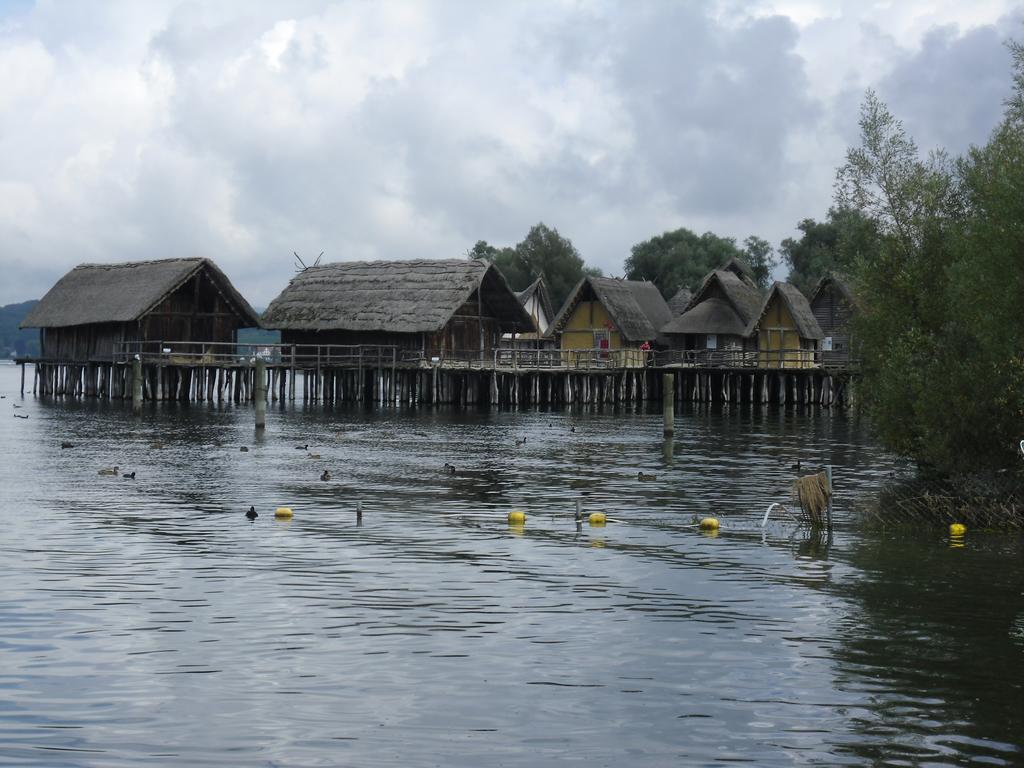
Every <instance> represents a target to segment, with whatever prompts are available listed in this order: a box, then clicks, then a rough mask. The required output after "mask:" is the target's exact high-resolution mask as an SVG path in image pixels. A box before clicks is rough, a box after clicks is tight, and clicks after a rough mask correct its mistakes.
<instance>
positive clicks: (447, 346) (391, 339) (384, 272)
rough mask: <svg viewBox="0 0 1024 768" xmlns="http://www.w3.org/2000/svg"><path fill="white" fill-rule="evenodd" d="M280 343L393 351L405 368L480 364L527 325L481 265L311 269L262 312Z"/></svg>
mask: <svg viewBox="0 0 1024 768" xmlns="http://www.w3.org/2000/svg"><path fill="white" fill-rule="evenodd" d="M262 321H263V327H264V328H268V329H271V330H280V331H281V341H282V343H283V344H311V345H318V346H330V345H333V346H349V345H376V346H394V347H398V348H399V349H400V350H402V352H403V356H402V359H403V360H405V361H406V362H409V361H412V360H415V359H420V360H426V361H429V360H431V359H432V358H434V357H437V358H439V360H451V359H463V360H484V359H486V358H488V357H489V356H490V355H491V354H492V352H493V350H494V349H495V348H497V347H498V346H499V343H500V340H501V336H502V334H503V333H506V332H508V333H512V332H516V333H522V332H528V331H531V330H532V329H533V322H532V320H531V319H530V316H529V315H528V314H527V312H526V310H525V309H523V306H522V304H520V303H519V299H518V298H517V297H516V295H515V293H514V292H513V291H512V289H510V288H509V287H508V283H507V282H505V278H504V276H502V274H501V272H499V271H498V269H497V267H495V266H494V265H493V264H491V263H490V262H488V261H485V260H482V259H437V260H414V261H351V262H338V263H334V264H324V265H320V266H315V267H309V268H307V269H304V270H303V271H302V272H300V273H299V274H297V275H296V276H295V277H294V278H292V280H291V282H290V283H289V284H288V287H287V288H285V289H284V290H283V291H282V292H281V294H280V295H279V296H278V297H277V298H276V299H274V300H273V301H272V302H271V303H270V306H269V307H267V311H266V312H264V313H263V318H262Z"/></svg>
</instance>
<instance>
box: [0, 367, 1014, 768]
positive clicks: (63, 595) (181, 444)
mask: <svg viewBox="0 0 1024 768" xmlns="http://www.w3.org/2000/svg"><path fill="white" fill-rule="evenodd" d="M16 385H17V374H16V369H6V370H5V369H3V368H0V394H5V395H7V399H5V400H0V409H4V408H6V409H9V410H12V409H11V406H12V405H13V404H14V403H15V402H17V403H18V404H22V403H23V404H24V408H23V409H20V410H19V413H23V414H25V415H28V416H29V417H30V418H29V419H13V418H11V416H10V414H9V413H7V414H5V413H4V412H3V411H2V410H0V417H3V418H0V446H2V447H3V450H4V456H5V461H4V462H3V464H2V466H0V524H2V526H3V528H2V530H3V534H2V536H0V556H2V558H3V561H4V563H5V564H6V568H5V575H4V581H3V588H2V590H0V621H2V626H3V628H4V632H3V635H2V636H0V689H2V692H3V693H2V695H0V764H9V765H47V766H50V765H73V766H109V765H138V764H142V763H145V764H157V763H163V764H168V765H215V764H216V765H231V766H237V765H268V764H280V765H339V764H343V765H344V764H351V765H410V764H423V763H431V764H433V763H437V764H444V765H465V766H479V765H494V764H515V765H546V764H553V763H560V762H563V761H565V760H577V761H581V762H587V763H597V764H602V765H627V764H628V765H633V764H648V765H669V764H672V765H676V764H695V763H696V764H710V763H712V762H714V763H729V762H747V763H753V764H756V765H789V764H792V763H807V764H818V765H839V764H855V765H874V764H885V763H892V764H894V765H908V764H910V765H913V764H960V763H963V762H967V761H969V760H972V759H977V760H983V761H986V762H989V763H994V764H1006V765H1010V764H1018V763H1020V762H1021V761H1022V760H1024V757H1022V754H1021V751H1020V748H1021V737H1020V734H1021V733H1022V732H1024V722H1022V715H1021V711H1022V710H1021V707H1020V706H1019V705H1020V702H1021V701H1024V697H1022V695H1021V685H1022V681H1024V674H1022V672H1024V669H1022V658H1024V643H1022V641H1021V639H1020V638H1021V626H1022V623H1021V622H1022V621H1024V620H1022V618H1021V617H1022V616H1024V601H1022V597H1021V594H1022V589H1024V576H1022V574H1024V568H1022V565H1021V562H1022V561H1021V554H1022V546H1021V541H1020V539H1019V538H1005V537H996V536H985V535H984V534H973V533H972V534H969V536H968V537H967V541H966V546H965V547H964V548H962V549H950V548H949V546H948V537H946V538H944V536H943V534H942V532H939V531H937V532H935V533H932V532H922V533H921V534H920V535H916V536H908V535H907V534H904V535H902V536H901V537H900V538H884V537H883V538H866V537H864V536H863V535H861V534H860V533H859V532H858V531H857V530H856V529H855V528H853V527H852V526H850V525H849V522H848V520H846V516H847V515H848V513H849V509H850V505H851V503H852V500H853V499H854V498H855V497H856V495H857V494H858V493H861V492H863V491H864V490H866V489H870V488H872V487H874V486H876V485H877V484H878V483H879V482H881V481H882V480H883V479H884V478H885V477H886V476H887V475H888V473H889V472H890V471H891V469H892V463H891V462H890V461H889V460H888V459H887V458H886V457H885V456H884V455H882V454H881V453H880V452H879V451H878V450H877V448H876V447H875V446H874V445H873V444H872V442H871V440H870V438H869V436H868V434H867V431H866V429H865V428H864V427H863V426H862V425H860V424H858V423H856V422H854V421H851V420H849V419H847V418H845V417H843V416H841V415H829V414H826V413H819V412H809V411H801V410H792V409H790V410H785V409H764V410H762V409H757V410H753V409H750V408H732V409H724V410H723V409H721V408H718V409H714V410H710V411H708V410H704V409H697V410H694V409H686V408H684V409H681V411H680V413H678V414H677V418H676V434H675V437H674V440H673V441H672V442H671V444H670V445H669V446H666V445H665V442H664V441H663V440H662V435H661V427H662V425H661V418H660V415H658V414H657V413H644V412H642V411H640V412H638V411H635V410H615V409H604V410H594V411H579V410H565V411H553V412H549V411H539V410H531V411H522V412H509V411H502V412H498V411H475V410H470V411H457V410H455V411H453V410H448V409H431V410H420V411H395V410H372V411H362V410H349V409H334V410H332V409H324V408H322V407H320V406H315V407H308V408H306V407H303V406H302V405H301V404H300V405H298V406H295V407H280V406H278V407H272V408H270V413H269V414H268V429H267V431H266V434H265V435H263V436H260V437H257V436H255V435H254V432H253V429H252V413H251V411H250V410H249V409H248V408H246V407H237V408H236V407H234V406H223V407H218V406H208V405H174V404H169V405H167V406H155V407H153V408H150V409H148V410H147V411H146V413H145V415H144V417H143V418H141V419H137V420H136V419H132V418H131V417H130V415H129V414H128V413H127V412H126V410H125V409H124V408H123V406H121V405H120V404H114V405H111V404H108V403H95V402H68V403H52V402H40V401H35V400H33V399H31V398H29V399H26V400H24V401H22V400H20V398H17V395H16ZM524 437H525V438H526V442H525V443H524V442H521V441H522V439H523V438H524ZM64 441H67V442H71V443H73V444H74V446H75V447H74V448H71V449H61V447H60V445H61V443H62V442H64ZM243 446H244V447H246V448H248V449H249V450H248V451H246V452H242V451H241V450H240V448H242V447H243ZM299 448H302V449H301V450H299ZM314 457H318V458H314ZM797 458H800V459H802V460H803V462H804V463H805V464H810V465H811V466H812V467H813V466H815V465H818V464H823V463H832V464H833V465H835V466H836V468H837V469H836V473H837V486H836V488H837V497H836V502H837V516H838V518H839V520H840V524H839V526H838V528H837V530H836V532H835V535H834V537H833V539H832V541H831V542H830V541H829V540H828V538H827V537H818V536H810V535H809V534H807V533H805V532H799V533H795V532H794V529H793V525H792V524H791V523H789V522H787V521H786V520H785V519H782V518H780V519H776V518H775V517H773V518H772V521H771V522H769V524H768V527H767V529H765V530H762V529H761V528H760V525H759V523H760V520H761V517H762V516H763V514H764V510H765V508H766V507H767V505H768V503H769V502H771V501H780V500H781V501H785V499H786V495H787V489H788V483H789V482H790V480H791V479H792V474H791V472H790V471H789V466H790V465H791V464H792V463H793V461H795V460H796V459H797ZM445 462H448V463H450V464H452V465H454V466H455V472H454V474H452V473H449V472H447V471H445V469H444V464H445ZM114 465H117V466H118V467H119V474H118V476H116V477H103V476H99V475H98V474H97V472H98V470H99V469H101V468H103V467H108V466H114ZM324 469H329V470H330V473H331V476H332V479H331V480H330V481H321V480H320V479H319V478H320V476H321V473H322V472H323V470H324ZM132 471H134V472H135V473H136V477H135V480H127V479H124V478H122V477H120V474H122V473H124V472H132ZM640 471H643V472H645V473H648V474H653V475H656V477H657V479H656V480H654V481H650V482H640V481H638V480H637V473H638V472H640ZM577 499H582V506H583V509H584V510H585V511H586V512H588V513H589V512H590V511H595V510H600V511H604V512H607V514H608V516H609V517H611V518H613V521H612V522H609V523H608V524H607V525H606V526H604V527H596V526H590V525H588V524H586V523H584V524H583V525H582V526H581V527H580V529H579V530H577V527H576V524H575V521H574V512H575V505H576V500H577ZM357 503H361V504H362V507H363V520H362V525H357V521H356V505H357ZM250 504H251V505H254V506H255V507H256V509H257V511H258V512H259V517H258V518H257V519H256V520H254V521H252V522H250V521H248V520H247V519H246V518H245V511H246V510H247V509H248V508H249V506H250ZM279 505H287V506H290V507H292V508H293V509H294V512H295V516H294V518H293V519H292V520H290V521H281V520H276V519H275V518H274V509H275V507H277V506H279ZM513 508H515V509H522V510H524V511H526V513H527V520H526V523H525V524H524V525H522V526H515V525H509V523H508V522H507V513H508V511H509V510H510V509H513ZM710 514H713V515H714V516H715V517H717V518H719V520H721V522H722V529H721V531H719V532H718V535H717V536H713V535H708V532H702V531H700V530H699V529H697V528H696V527H694V525H693V519H694V517H695V516H696V517H698V518H699V517H703V516H707V515H710Z"/></svg>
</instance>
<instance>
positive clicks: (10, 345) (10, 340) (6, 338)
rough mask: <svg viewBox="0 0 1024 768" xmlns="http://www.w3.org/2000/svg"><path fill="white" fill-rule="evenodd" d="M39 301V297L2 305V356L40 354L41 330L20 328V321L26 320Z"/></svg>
mask: <svg viewBox="0 0 1024 768" xmlns="http://www.w3.org/2000/svg"><path fill="white" fill-rule="evenodd" d="M38 303H39V300H38V299H33V300H32V301H23V302H21V303H20V304H8V305H7V306H5V307H0V358H6V357H13V356H18V357H21V356H22V355H36V356H38V355H39V330H38V329H37V328H27V329H25V330H23V331H21V330H18V323H20V322H21V321H22V320H24V319H25V315H27V314H28V313H29V310H30V309H32V307H34V306H35V305H36V304H38Z"/></svg>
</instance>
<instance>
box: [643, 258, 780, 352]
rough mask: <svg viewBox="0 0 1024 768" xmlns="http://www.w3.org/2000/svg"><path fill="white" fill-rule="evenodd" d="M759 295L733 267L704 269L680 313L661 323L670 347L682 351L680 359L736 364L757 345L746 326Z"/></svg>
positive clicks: (756, 306) (757, 307)
mask: <svg viewBox="0 0 1024 768" xmlns="http://www.w3.org/2000/svg"><path fill="white" fill-rule="evenodd" d="M760 306H761V297H760V295H759V294H758V292H757V290H756V289H755V288H754V287H753V285H752V284H751V283H750V282H749V281H748V280H745V279H744V278H743V277H741V276H740V274H738V273H737V271H736V270H735V269H716V270H714V271H712V272H710V273H708V275H707V277H705V278H704V281H703V282H702V283H701V286H700V288H698V289H697V292H696V293H695V294H694V295H693V298H692V299H690V303H689V306H688V307H687V309H686V311H684V312H683V313H682V314H681V315H679V316H678V317H676V318H674V319H672V320H671V322H669V323H667V324H666V325H664V326H662V328H661V333H662V334H663V335H664V336H665V337H666V338H667V339H668V340H669V345H670V346H671V347H672V349H676V350H680V351H682V352H684V353H685V354H684V356H683V361H684V362H690V363H701V364H705V363H709V364H710V363H716V364H721V365H740V364H743V363H744V361H745V358H744V355H745V354H746V353H748V352H753V351H754V350H756V349H757V342H756V340H755V339H751V338H750V335H749V334H748V333H747V326H748V325H749V324H750V321H751V320H752V319H754V317H755V316H756V315H757V312H758V309H759V308H760Z"/></svg>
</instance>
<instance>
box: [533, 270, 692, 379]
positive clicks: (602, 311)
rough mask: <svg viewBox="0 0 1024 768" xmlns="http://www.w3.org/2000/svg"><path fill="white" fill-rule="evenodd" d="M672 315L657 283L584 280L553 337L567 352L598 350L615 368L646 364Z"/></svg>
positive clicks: (553, 327) (554, 328)
mask: <svg viewBox="0 0 1024 768" xmlns="http://www.w3.org/2000/svg"><path fill="white" fill-rule="evenodd" d="M671 318H672V312H671V310H670V309H669V308H668V304H667V303H665V299H664V297H663V296H662V295H661V292H660V291H658V289H657V287H655V285H654V283H651V282H648V281H646V280H644V281H640V280H619V279H618V278H611V277H589V276H588V277H584V278H583V279H582V280H580V281H579V282H578V283H577V284H576V287H575V288H573V290H572V292H571V293H570V294H569V297H568V298H567V299H566V301H565V304H564V305H563V306H562V308H561V310H559V313H558V317H556V318H555V320H554V322H553V323H552V324H551V328H550V333H551V334H552V335H554V336H556V337H557V338H558V340H559V348H560V349H562V350H586V351H587V353H588V354H589V353H590V352H595V353H596V354H597V355H598V357H599V360H608V361H610V362H611V364H613V365H617V366H622V367H635V366H643V365H646V361H647V357H648V356H647V354H646V349H642V348H644V347H646V348H650V347H651V346H652V345H654V344H656V343H659V342H660V341H661V337H660V336H659V334H658V329H659V328H661V326H663V325H664V324H665V323H666V322H668V321H669V320H670V319H671Z"/></svg>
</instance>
